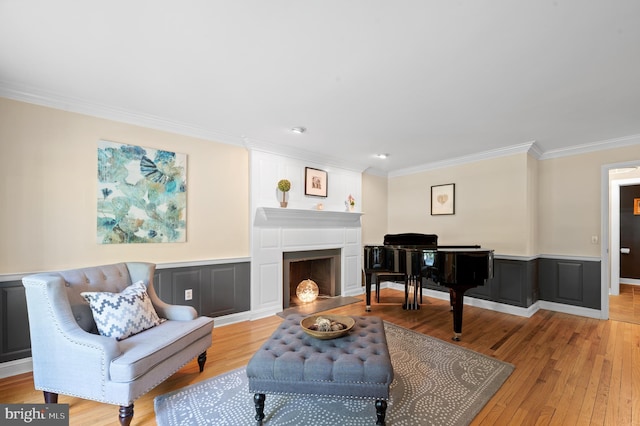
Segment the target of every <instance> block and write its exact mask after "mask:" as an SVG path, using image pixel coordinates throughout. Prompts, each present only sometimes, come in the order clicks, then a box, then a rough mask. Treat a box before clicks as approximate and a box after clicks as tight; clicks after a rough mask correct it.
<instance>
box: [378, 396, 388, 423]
mask: <svg viewBox="0 0 640 426" xmlns="http://www.w3.org/2000/svg"><path fill="white" fill-rule="evenodd" d="M386 415H387V401H382V400H378V401H376V417H377V418H376V426H384V425H385V424H386V423H385V422H384V418H385V416H386Z"/></svg>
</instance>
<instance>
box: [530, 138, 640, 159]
mask: <svg viewBox="0 0 640 426" xmlns="http://www.w3.org/2000/svg"><path fill="white" fill-rule="evenodd" d="M638 144H640V135H630V136H623V137H620V138H613V139H606V140H603V141H599V142H592V143H587V144H583V145H577V146H572V147H568V148H562V149H552V150H549V151H545V152H544V153H543V154H542V155H541V156H540V160H548V159H551V158H559V157H568V156H571V155H579V154H586V153H589V152H595V151H603V150H605V149H614V148H622V147H625V146H631V145H638Z"/></svg>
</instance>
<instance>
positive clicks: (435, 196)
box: [431, 183, 456, 216]
mask: <svg viewBox="0 0 640 426" xmlns="http://www.w3.org/2000/svg"><path fill="white" fill-rule="evenodd" d="M455 196H456V184H455V183H448V184H446V185H434V186H432V187H431V215H432V216H436V215H441V214H455V212H456V197H455Z"/></svg>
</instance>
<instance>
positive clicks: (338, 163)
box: [244, 138, 368, 173]
mask: <svg viewBox="0 0 640 426" xmlns="http://www.w3.org/2000/svg"><path fill="white" fill-rule="evenodd" d="M244 141H245V143H244V146H245V147H246V148H247V149H249V150H253V151H261V152H266V153H268V154H276V155H281V156H283V157H289V158H293V159H296V160H303V161H312V162H314V163H319V164H326V165H328V166H334V167H339V168H342V169H346V170H350V171H354V172H358V173H362V172H363V171H364V170H365V169H366V168H367V167H368V165H367V164H363V163H358V162H356V161H347V160H344V159H341V158H338V157H333V156H330V155H322V154H319V153H317V152H310V151H306V150H303V149H299V148H292V147H287V146H283V145H278V144H274V143H271V142H265V141H261V140H258V139H252V138H244Z"/></svg>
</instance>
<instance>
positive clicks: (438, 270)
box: [364, 233, 493, 341]
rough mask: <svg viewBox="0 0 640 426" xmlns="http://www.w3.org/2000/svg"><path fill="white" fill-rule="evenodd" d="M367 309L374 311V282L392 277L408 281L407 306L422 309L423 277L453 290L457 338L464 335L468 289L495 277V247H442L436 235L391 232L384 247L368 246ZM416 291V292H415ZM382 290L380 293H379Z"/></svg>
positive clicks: (451, 293)
mask: <svg viewBox="0 0 640 426" xmlns="http://www.w3.org/2000/svg"><path fill="white" fill-rule="evenodd" d="M364 262H365V268H364V271H365V287H366V310H367V311H370V310H371V283H372V279H373V278H375V279H376V289H377V290H379V284H380V279H381V278H383V277H391V278H396V279H400V280H402V281H403V282H404V283H405V301H404V304H403V305H402V307H403V309H409V310H410V309H420V303H421V302H422V286H423V279H424V280H426V281H427V284H432V285H438V286H444V287H447V288H448V289H449V298H450V302H451V309H452V310H453V333H454V335H453V340H456V341H458V340H460V336H461V335H462V307H463V298H464V292H465V291H467V290H468V289H470V288H474V287H478V286H481V285H484V284H485V282H486V280H488V279H491V278H493V250H487V249H483V248H481V247H480V246H476V245H472V246H438V236H437V235H434V234H416V233H406V234H387V235H385V236H384V243H383V245H382V246H369V245H368V246H365V247H364ZM411 290H412V291H411ZM378 294H379V293H376V296H378Z"/></svg>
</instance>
